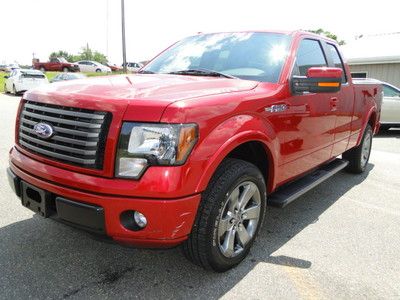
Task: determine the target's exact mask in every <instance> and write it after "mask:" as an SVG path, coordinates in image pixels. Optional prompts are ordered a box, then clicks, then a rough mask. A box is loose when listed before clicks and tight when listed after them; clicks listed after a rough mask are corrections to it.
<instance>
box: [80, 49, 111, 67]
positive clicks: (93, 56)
mask: <svg viewBox="0 0 400 300" xmlns="http://www.w3.org/2000/svg"><path fill="white" fill-rule="evenodd" d="M77 57H79V59H78V60H94V61H97V62H99V63H101V64H105V63H107V62H108V59H107V56H105V55H104V54H103V53H101V52H99V51H96V50H92V49H91V48H90V47H89V45H87V46H86V47H82V48H81V52H80V53H79V55H78V56H77Z"/></svg>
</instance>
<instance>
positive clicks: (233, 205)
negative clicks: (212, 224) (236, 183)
mask: <svg viewBox="0 0 400 300" xmlns="http://www.w3.org/2000/svg"><path fill="white" fill-rule="evenodd" d="M229 201H230V202H229V211H230V212H232V213H233V212H235V209H237V208H238V205H239V188H238V187H237V188H235V189H234V190H233V191H232V193H231V195H230V196H229Z"/></svg>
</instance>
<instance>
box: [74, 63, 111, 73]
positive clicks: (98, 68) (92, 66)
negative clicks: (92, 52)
mask: <svg viewBox="0 0 400 300" xmlns="http://www.w3.org/2000/svg"><path fill="white" fill-rule="evenodd" d="M76 64H78V65H79V70H80V71H81V72H97V73H100V72H101V73H111V68H110V67H107V66H105V65H102V64H101V63H98V62H97V61H91V60H81V61H77V62H76Z"/></svg>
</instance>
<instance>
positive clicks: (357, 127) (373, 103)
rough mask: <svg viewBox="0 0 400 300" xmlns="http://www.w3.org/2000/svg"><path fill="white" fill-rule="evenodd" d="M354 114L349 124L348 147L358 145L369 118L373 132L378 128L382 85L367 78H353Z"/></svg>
mask: <svg viewBox="0 0 400 300" xmlns="http://www.w3.org/2000/svg"><path fill="white" fill-rule="evenodd" d="M353 86H354V114H353V119H352V125H351V137H350V141H349V147H348V148H352V147H354V146H357V145H359V143H360V141H361V137H362V134H363V132H364V129H365V127H366V126H367V124H368V122H369V120H370V119H371V126H372V130H373V131H374V133H377V132H378V130H379V121H380V113H381V107H382V96H383V95H382V85H381V84H379V83H377V82H375V81H369V80H353Z"/></svg>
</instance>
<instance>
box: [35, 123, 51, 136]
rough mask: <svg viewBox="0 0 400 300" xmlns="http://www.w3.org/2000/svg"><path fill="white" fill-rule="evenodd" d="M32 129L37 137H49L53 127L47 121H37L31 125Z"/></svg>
mask: <svg viewBox="0 0 400 300" xmlns="http://www.w3.org/2000/svg"><path fill="white" fill-rule="evenodd" d="M33 130H34V131H35V133H36V135H37V136H38V137H41V138H43V139H49V138H51V137H52V136H53V134H54V129H53V127H52V126H51V125H50V124H47V123H37V124H36V125H35V126H34V127H33Z"/></svg>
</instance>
